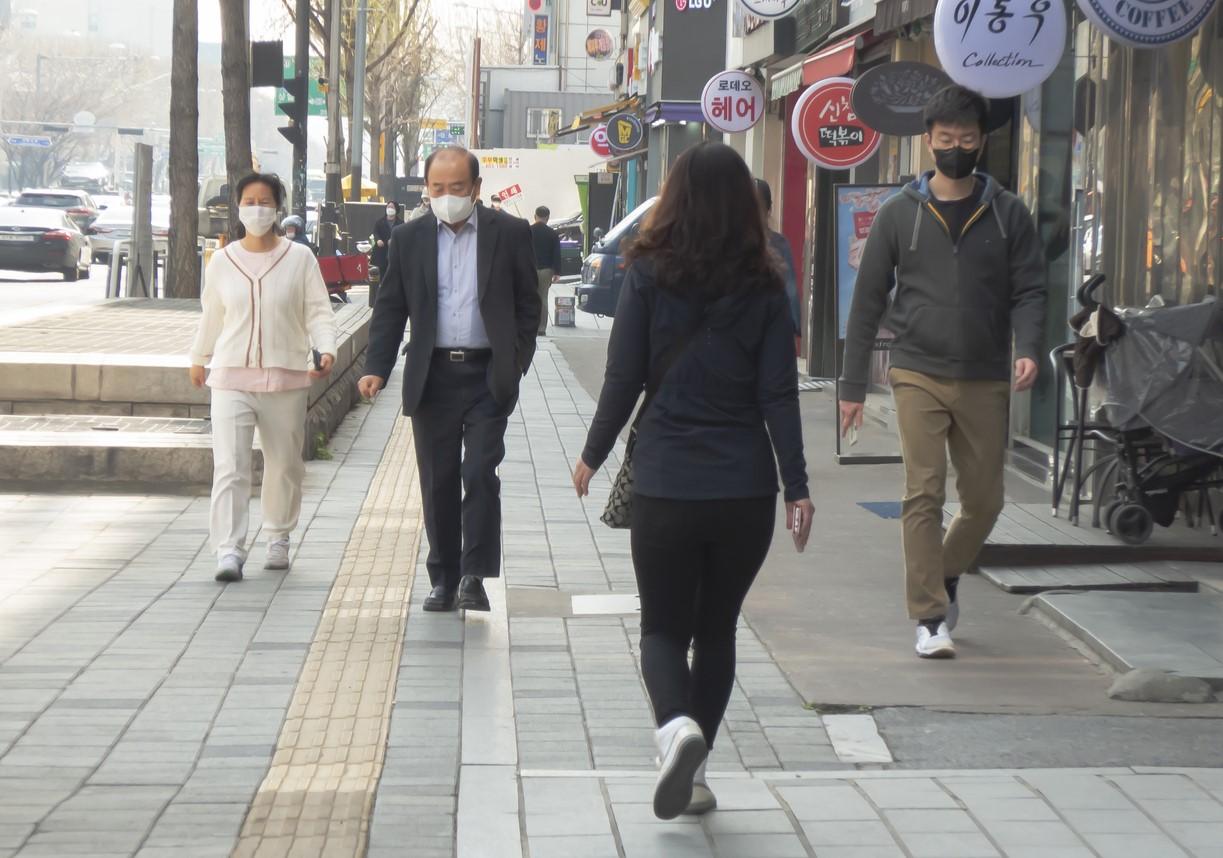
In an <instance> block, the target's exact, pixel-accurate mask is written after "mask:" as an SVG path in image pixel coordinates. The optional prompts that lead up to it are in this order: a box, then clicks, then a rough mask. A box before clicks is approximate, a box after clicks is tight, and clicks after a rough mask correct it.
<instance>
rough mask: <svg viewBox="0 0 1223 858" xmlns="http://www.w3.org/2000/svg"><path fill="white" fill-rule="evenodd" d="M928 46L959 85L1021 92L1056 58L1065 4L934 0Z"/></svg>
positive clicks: (1061, 48) (1061, 46) (1061, 49)
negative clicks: (930, 35)
mask: <svg viewBox="0 0 1223 858" xmlns="http://www.w3.org/2000/svg"><path fill="white" fill-rule="evenodd" d="M1111 2H1118V0H1111ZM1121 2H1125V3H1128V2H1130V0H1121ZM934 50H935V51H936V52H937V53H938V58H939V62H940V63H941V64H942V66H943V68H944V69H945V70H946V71H947V74H948V75H950V76H951V79H952V80H954V81H955V82H956V83H958V84H960V85H961V86H966V87H968V88H969V89H972V90H975V91H977V92H979V93H981V94H982V95H984V96H988V97H990V98H1006V97H1008V96H1012V95H1022V94H1023V93H1025V92H1029V91H1031V90H1033V89H1035V88H1036V87H1038V86H1040V85H1041V84H1042V83H1044V82H1045V80H1046V79H1048V77H1049V75H1051V74H1053V70H1054V69H1056V68H1057V64H1058V63H1059V62H1061V59H1062V54H1064V53H1065V52H1066V7H1065V6H1064V5H1063V4H1062V0H992V3H991V2H989V1H988V0H940V2H939V4H938V8H936V9H935V11H934Z"/></svg>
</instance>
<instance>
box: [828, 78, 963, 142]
mask: <svg viewBox="0 0 1223 858" xmlns="http://www.w3.org/2000/svg"><path fill="white" fill-rule="evenodd" d="M950 85H951V78H949V77H947V73H946V72H944V71H942V70H941V69H936V68H935V67H934V66H928V65H926V64H925V63H914V62H897V63H884V64H883V65H881V66H875V67H874V68H873V69H871V70H870V71H868V72H866V73H865V74H863V75H862V77H860V78H858V80H857V81H856V82H855V83H854V91H853V97H852V99H851V102H852V104H853V108H854V113H856V114H857V115H858V117H859V118H860V119H861V120H862V121H863V122H865V123H866V124H867V125H869V126H870V127H871V128H874V129H875V130H876V131H879V132H881V133H883V134H895V135H897V136H900V137H911V136H912V135H914V134H921V133H923V132H925V130H926V126H925V123H924V122H923V121H922V111H924V110H925V109H926V103H927V102H928V101H930V99H931V98H932V97H933V96H934V94H935V93H936V92H938V91H939V90H940V89H944V88H945V87H948V86H950Z"/></svg>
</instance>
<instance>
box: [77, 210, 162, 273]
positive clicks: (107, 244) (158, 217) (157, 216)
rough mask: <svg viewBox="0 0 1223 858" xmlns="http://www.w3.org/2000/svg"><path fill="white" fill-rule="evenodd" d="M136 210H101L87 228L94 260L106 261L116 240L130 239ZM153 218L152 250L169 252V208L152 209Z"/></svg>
mask: <svg viewBox="0 0 1223 858" xmlns="http://www.w3.org/2000/svg"><path fill="white" fill-rule="evenodd" d="M135 214H136V210H135V209H133V208H131V207H126V208H114V209H107V210H106V211H104V212H102V214H101V215H100V216H99V217H98V219H97V220H96V221H94V222H93V226H92V227H91V228H90V230H89V244H90V246H91V248H92V252H93V258H94V261H96V262H106V261H109V259H110V254H111V251H112V250H113V249H114V246H115V242H116V241H130V240H131V238H132V220H133V218H134V216H135ZM152 216H153V218H152V220H153V251H154V252H155V253H161V254H166V253H169V252H170V210H169V209H159V208H155V209H153V210H152Z"/></svg>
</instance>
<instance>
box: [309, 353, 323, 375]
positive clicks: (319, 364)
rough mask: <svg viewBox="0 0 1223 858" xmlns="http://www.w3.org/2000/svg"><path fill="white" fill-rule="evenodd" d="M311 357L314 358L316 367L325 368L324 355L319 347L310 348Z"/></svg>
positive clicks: (318, 368) (317, 368)
mask: <svg viewBox="0 0 1223 858" xmlns="http://www.w3.org/2000/svg"><path fill="white" fill-rule="evenodd" d="M310 357H311V358H313V360H314V369H315V371H316V372H317V371H319V370H321V369H322V368H323V355H322V353H321V352H320V351H319V350H318V349H310Z"/></svg>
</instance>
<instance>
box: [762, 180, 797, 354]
mask: <svg viewBox="0 0 1223 858" xmlns="http://www.w3.org/2000/svg"><path fill="white" fill-rule="evenodd" d="M756 191H757V192H758V193H759V194H760V205H761V207H762V208H763V209H764V224H765V229H766V230H768V234H769V247H771V248H772V249H773V252H774V253H776V254H777V256H778V257H779V258H780V259H781V276H782V280H784V281H785V284H786V300H787V301H789V302H790V316H791V318H793V319H794V336H796V337H801V336H802V334H803V323H802V312H801V311H800V310H799V307H798V274H797V273H796V271H795V268H794V254H793V253H791V252H790V242H788V241H787V240H786V237H785V236H784V235H782V234H781V233H780V232H778V231H777V230H775V229H770V228H769V225H768V224H769V215H771V214H772V213H773V190H772V188H770V187H769V183H768V182H766V181H765V180H764V179H757V180H756Z"/></svg>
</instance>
